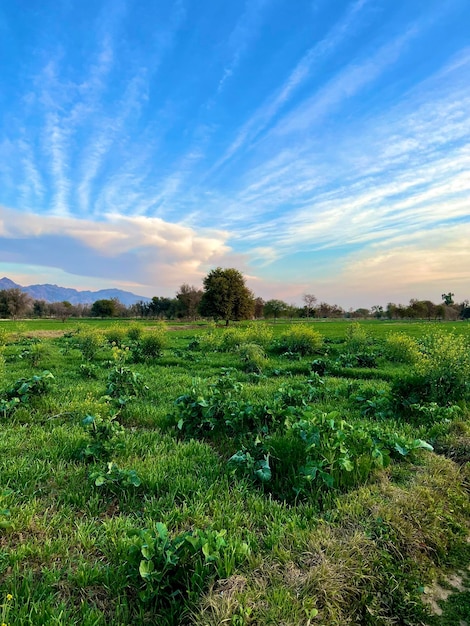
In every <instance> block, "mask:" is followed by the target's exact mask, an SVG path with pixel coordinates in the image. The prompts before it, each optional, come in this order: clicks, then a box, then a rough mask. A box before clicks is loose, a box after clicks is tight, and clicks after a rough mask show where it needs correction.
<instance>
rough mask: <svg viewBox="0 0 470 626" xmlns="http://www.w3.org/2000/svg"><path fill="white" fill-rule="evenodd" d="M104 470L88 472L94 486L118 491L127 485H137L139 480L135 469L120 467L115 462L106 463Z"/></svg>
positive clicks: (114, 491) (113, 491)
mask: <svg viewBox="0 0 470 626" xmlns="http://www.w3.org/2000/svg"><path fill="white" fill-rule="evenodd" d="M106 467H107V469H106V470H96V471H94V472H91V473H90V480H91V482H92V483H93V484H94V485H95V486H96V487H104V488H106V489H107V490H108V491H110V492H111V493H118V492H120V491H122V490H125V489H127V488H129V487H139V486H140V484H141V480H140V478H139V476H138V475H137V472H136V471H135V470H125V469H120V468H119V467H118V466H117V465H116V463H114V462H112V461H110V462H109V463H107V466H106Z"/></svg>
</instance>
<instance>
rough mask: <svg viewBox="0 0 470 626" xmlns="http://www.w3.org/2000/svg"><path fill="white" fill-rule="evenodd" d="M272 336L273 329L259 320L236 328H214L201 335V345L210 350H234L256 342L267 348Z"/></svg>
mask: <svg viewBox="0 0 470 626" xmlns="http://www.w3.org/2000/svg"><path fill="white" fill-rule="evenodd" d="M272 338H273V333H272V330H271V329H270V328H269V327H268V326H266V324H263V323H261V322H257V323H253V324H247V325H246V326H238V327H236V328H234V327H232V328H226V329H224V330H220V331H219V332H215V330H214V329H212V330H211V331H210V332H208V333H206V334H205V335H202V337H200V345H202V346H205V347H207V348H208V349H209V350H214V351H216V350H220V351H222V352H233V351H236V350H238V349H239V347H240V346H241V345H242V344H253V343H256V344H258V345H259V346H261V347H262V348H267V347H268V345H269V344H270V342H271V341H272Z"/></svg>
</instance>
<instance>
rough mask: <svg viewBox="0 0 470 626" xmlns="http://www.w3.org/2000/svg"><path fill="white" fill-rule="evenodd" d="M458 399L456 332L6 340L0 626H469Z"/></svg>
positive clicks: (463, 363) (390, 328)
mask: <svg viewBox="0 0 470 626" xmlns="http://www.w3.org/2000/svg"><path fill="white" fill-rule="evenodd" d="M469 380H470V350H469V327H468V325H466V324H464V323H460V324H453V325H449V324H444V323H442V324H412V323H409V322H408V323H390V324H388V323H386V322H368V323H364V324H362V323H361V324H357V323H350V322H329V323H328V322H325V323H324V322H310V323H308V324H300V323H298V324H294V325H287V324H284V323H280V322H278V323H276V324H272V325H265V324H262V323H256V324H246V325H238V326H235V327H234V328H229V329H223V328H216V327H214V326H211V325H207V326H204V327H202V326H201V327H199V326H198V327H193V328H192V327H185V326H182V327H181V328H180V329H179V330H171V331H168V330H166V329H165V327H163V326H161V325H158V324H155V325H154V327H153V328H149V323H148V322H143V323H136V322H128V321H125V322H121V323H115V322H114V323H109V322H97V321H91V322H88V321H87V322H86V323H82V322H81V323H79V324H77V322H76V321H75V322H74V321H68V322H66V323H65V324H62V323H61V322H59V323H56V324H55V325H54V323H50V322H48V321H44V322H35V321H31V322H17V323H12V322H2V323H1V324H0V428H1V434H2V436H1V439H0V445H1V447H2V449H1V455H0V623H5V624H10V625H17V624H18V625H21V624H38V625H40V624H60V625H64V626H65V625H73V624H76V625H79V624H80V625H82V624H83V625H86V626H91V625H100V624H117V625H125V624H159V625H160V624H161V625H162V626H165V625H178V624H188V625H189V624H193V625H195V626H215V625H218V624H230V625H233V626H244V625H258V626H261V625H263V626H264V625H265V624H266V625H267V624H272V625H281V624H283V625H285V626H294V625H304V626H307V625H311V626H314V625H315V624H318V625H325V626H336V625H337V626H339V625H343V624H351V625H356V624H364V625H377V626H379V625H380V626H381V625H384V626H385V625H387V626H388V625H390V626H391V625H392V624H408V625H420V624H430V625H434V626H446V625H450V624H452V625H454V624H455V625H457V626H459V624H460V623H463V622H465V621H467V622H470V615H469V606H470V601H469V593H470V592H469V587H470V584H469V578H470V571H469V569H468V568H469V564H470V543H469V541H468V537H469V528H470V499H469V479H470V471H469V469H468V460H469V456H470V420H469V411H468V408H467V407H468V399H469V391H470V390H469V386H468V381H469ZM456 579H457V580H458V584H456V583H454V586H453V581H455V580H456ZM436 582H438V583H439V584H440V588H444V589H445V588H448V591H449V592H451V591H452V592H453V593H450V594H443V595H444V596H446V597H447V599H446V601H444V600H439V598H438V597H437V596H436V594H435V592H434V590H435V588H436V587H435V586H433V585H434V584H435V583H436ZM439 610H440V611H441V612H442V614H441V615H438V614H437V613H436V612H439Z"/></svg>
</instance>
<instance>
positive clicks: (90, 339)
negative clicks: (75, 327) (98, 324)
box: [76, 328, 103, 361]
mask: <svg viewBox="0 0 470 626" xmlns="http://www.w3.org/2000/svg"><path fill="white" fill-rule="evenodd" d="M76 341H77V345H78V348H79V349H80V350H81V352H82V354H83V356H84V358H85V359H86V360H87V361H92V360H93V359H94V358H95V357H96V355H97V353H98V350H99V349H100V348H101V347H102V345H103V334H102V333H101V332H100V331H99V330H98V329H96V328H87V329H86V330H85V331H84V332H83V331H81V332H80V333H79V334H78V335H77V340H76Z"/></svg>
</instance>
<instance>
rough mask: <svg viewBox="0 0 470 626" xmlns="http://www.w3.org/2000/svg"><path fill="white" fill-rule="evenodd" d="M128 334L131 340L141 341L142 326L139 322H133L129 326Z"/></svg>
mask: <svg viewBox="0 0 470 626" xmlns="http://www.w3.org/2000/svg"><path fill="white" fill-rule="evenodd" d="M127 336H128V337H129V339H130V340H131V341H139V339H140V338H141V337H142V326H141V325H140V324H138V323H137V322H131V323H130V324H129V326H128V327H127Z"/></svg>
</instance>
